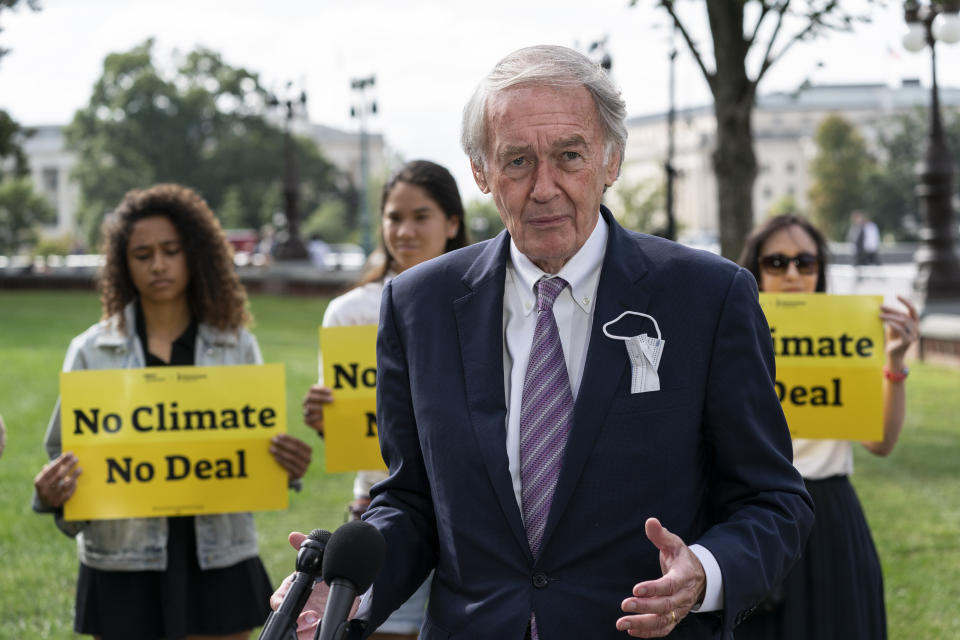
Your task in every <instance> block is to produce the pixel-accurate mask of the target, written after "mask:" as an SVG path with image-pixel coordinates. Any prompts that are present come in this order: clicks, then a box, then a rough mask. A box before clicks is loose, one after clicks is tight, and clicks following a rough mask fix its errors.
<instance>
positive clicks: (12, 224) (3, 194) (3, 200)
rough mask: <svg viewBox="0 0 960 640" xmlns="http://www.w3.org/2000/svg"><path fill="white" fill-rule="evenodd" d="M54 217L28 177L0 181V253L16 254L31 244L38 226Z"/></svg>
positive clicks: (47, 203)
mask: <svg viewBox="0 0 960 640" xmlns="http://www.w3.org/2000/svg"><path fill="white" fill-rule="evenodd" d="M55 219H56V214H55V212H54V210H53V207H51V206H50V203H49V202H47V199H46V198H44V197H43V196H41V195H38V194H36V193H34V191H33V183H32V182H31V181H30V179H29V178H13V179H8V180H4V181H3V182H0V254H12V253H17V252H18V251H20V250H21V248H23V247H24V246H26V245H30V244H33V242H35V241H36V239H37V233H36V227H37V225H39V224H42V223H46V222H53V221H54V220H55Z"/></svg>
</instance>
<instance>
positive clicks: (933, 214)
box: [903, 0, 960, 315]
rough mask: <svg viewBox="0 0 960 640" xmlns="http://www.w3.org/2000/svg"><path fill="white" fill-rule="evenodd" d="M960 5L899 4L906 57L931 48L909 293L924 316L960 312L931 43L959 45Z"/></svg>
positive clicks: (955, 0)
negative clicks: (927, 111)
mask: <svg viewBox="0 0 960 640" xmlns="http://www.w3.org/2000/svg"><path fill="white" fill-rule="evenodd" d="M958 10H960V0H940V1H939V2H937V1H934V0H930V1H929V2H927V3H925V4H923V5H921V4H920V3H919V2H917V0H907V1H906V2H904V17H905V19H906V21H907V25H908V28H909V30H908V31H907V33H906V35H904V37H903V46H904V48H906V49H907V50H908V51H913V52H918V51H920V50H922V49H923V48H924V46H929V47H930V60H931V68H932V76H931V77H932V81H931V88H930V124H929V131H928V135H927V149H926V153H925V155H924V158H923V159H922V160H921V161H920V163H919V164H918V165H917V178H918V180H919V182H918V184H917V188H916V194H917V197H918V198H919V201H920V207H919V208H920V212H921V217H922V221H921V223H922V224H923V228H922V229H921V230H920V240H921V244H920V246H919V248H918V249H917V252H916V254H915V256H914V261H915V262H916V263H917V278H916V280H915V281H914V289H915V291H916V292H917V293H919V294H920V295H921V296H922V297H923V300H924V314H925V315H927V314H929V313H932V312H936V311H939V310H944V311H946V310H952V311H954V312H955V313H956V312H960V259H958V258H957V254H956V252H955V251H954V239H953V235H954V222H953V217H954V216H953V205H952V203H951V198H952V197H953V161H952V159H951V157H950V150H949V148H948V147H947V141H946V136H945V135H944V131H943V122H942V120H941V118H940V93H939V90H938V88H937V52H936V46H935V45H936V42H937V40H940V41H941V42H944V43H954V42H957V41H958V40H960V16H958V13H957V12H958Z"/></svg>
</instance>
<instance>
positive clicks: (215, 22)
mask: <svg viewBox="0 0 960 640" xmlns="http://www.w3.org/2000/svg"><path fill="white" fill-rule="evenodd" d="M21 4H25V3H23V2H21ZM655 4H656V3H655V2H654V0H638V2H637V5H638V6H637V7H634V8H630V7H629V0H590V1H589V2H586V1H584V0H580V1H579V2H573V1H571V0H482V1H479V2H478V1H476V0H474V1H473V2H466V1H464V0H273V1H272V2H269V3H268V2H263V1H262V0H229V1H227V0H220V1H215V0H165V1H161V0H41V10H40V11H38V12H33V11H30V10H29V9H28V8H27V7H25V6H24V7H21V8H19V9H18V10H16V11H13V12H11V11H4V12H3V13H0V28H2V29H3V31H2V33H0V46H3V47H5V48H8V49H10V50H11V51H10V53H9V54H7V55H6V56H4V57H3V58H2V59H0V108H4V109H6V110H7V111H9V112H10V113H11V115H12V116H13V117H14V118H15V119H16V120H18V121H19V122H21V123H22V124H24V125H28V126H29V125H44V124H66V123H68V122H69V121H70V120H71V119H72V118H73V114H74V112H75V111H76V110H77V109H79V108H82V107H83V106H84V105H85V104H86V102H87V101H88V100H89V96H90V91H91V88H92V86H93V83H94V82H95V81H96V79H97V78H98V77H99V75H100V73H101V70H102V65H103V59H104V57H105V56H106V55H107V54H109V53H113V52H121V51H127V50H129V49H131V48H133V47H134V46H136V45H138V44H140V43H142V42H143V41H145V40H146V39H147V38H151V37H152V38H154V39H155V41H156V45H155V55H156V59H157V61H158V63H159V64H160V65H161V66H164V65H166V66H169V65H170V64H171V61H172V58H173V53H174V52H175V51H181V52H187V51H190V50H192V49H193V48H195V47H197V46H204V47H207V48H209V49H213V50H214V51H217V52H219V53H220V54H221V55H222V56H223V58H224V60H225V61H226V62H227V63H228V64H231V65H234V66H242V67H245V68H247V69H249V70H250V71H253V72H256V73H258V74H259V76H260V80H261V82H262V83H263V84H264V86H266V87H268V88H274V89H276V90H278V91H280V90H282V89H283V87H284V86H285V85H286V83H288V82H293V83H294V86H297V87H303V88H304V89H305V90H306V93H307V96H308V109H309V113H310V118H311V120H312V121H313V122H316V123H321V124H325V125H328V126H333V127H337V128H340V129H345V130H354V131H355V130H357V127H358V121H357V120H356V119H351V117H350V107H351V104H353V103H354V102H356V100H357V98H358V95H357V92H355V91H352V90H351V89H350V81H351V79H353V78H359V77H368V76H370V75H375V76H376V85H375V87H374V88H373V90H372V91H370V92H369V93H368V96H369V97H370V98H373V99H375V100H376V102H377V106H378V113H377V115H375V116H373V117H372V118H371V119H369V120H368V128H369V129H370V130H371V131H375V132H378V133H382V134H383V135H384V136H385V139H386V142H387V144H388V145H389V146H390V147H391V149H392V150H394V151H395V152H396V153H398V154H399V155H401V156H402V157H403V158H404V159H414V158H426V159H430V160H434V161H436V162H439V163H441V164H444V165H445V166H447V167H448V168H449V169H450V170H451V171H452V172H453V174H454V176H455V177H456V178H457V182H458V184H459V186H460V190H461V193H462V195H463V196H464V199H465V200H468V201H469V200H471V199H474V198H476V197H479V195H480V194H479V191H478V190H477V188H476V186H475V185H474V184H473V180H472V178H471V177H470V171H469V164H468V162H467V160H466V158H465V157H464V155H463V152H462V151H461V150H460V146H459V129H460V115H461V110H462V108H463V105H464V103H465V102H466V101H467V99H468V98H469V97H470V94H471V93H472V92H473V89H474V88H475V86H476V84H477V82H478V81H479V80H480V78H481V77H482V76H483V75H484V74H486V73H487V72H488V71H489V70H490V69H491V68H492V67H493V65H494V64H496V62H497V61H498V60H499V59H500V58H502V57H503V56H505V55H506V54H508V53H510V52H511V51H514V50H516V49H519V48H521V47H524V46H529V45H533V44H544V43H546V44H560V45H566V46H570V47H574V48H577V49H580V50H582V51H585V50H586V48H587V47H588V46H589V44H590V43H592V42H595V41H597V40H600V39H602V38H606V43H607V50H608V52H609V53H610V55H611V56H612V59H613V76H614V80H615V81H616V82H617V84H618V85H619V86H620V88H621V90H622V92H623V96H624V99H625V100H626V103H627V112H628V114H629V115H631V116H636V115H644V114H650V113H658V112H661V113H662V112H664V111H665V110H666V109H667V106H668V104H669V98H668V89H667V88H668V68H669V64H668V52H669V51H670V47H671V44H670V43H671V29H670V28H669V24H670V23H669V21H668V17H667V15H666V14H665V13H664V12H663V10H662V9H657V8H656V7H655ZM677 4H678V5H679V6H680V7H681V10H682V11H683V13H684V15H685V17H686V18H687V19H688V20H689V23H690V28H691V31H692V32H693V34H694V36H695V37H698V38H700V39H701V42H702V43H703V46H704V47H705V48H707V49H708V50H709V49H710V48H711V47H710V42H709V38H708V34H707V30H706V24H705V17H704V15H703V14H704V13H705V10H704V8H703V7H704V3H703V2H700V1H699V0H697V1H693V0H688V1H686V2H678V3H677ZM797 4H800V5H802V4H804V3H803V2H797ZM843 5H844V6H845V7H849V8H851V9H857V8H859V7H863V6H866V0H844V2H843ZM871 15H872V16H873V22H872V23H871V24H868V25H859V26H857V28H856V31H855V33H854V34H841V33H833V34H829V35H828V36H826V37H823V38H820V39H817V40H814V41H812V42H811V43H809V44H808V43H799V44H797V45H795V46H793V47H792V48H791V49H790V50H789V52H788V53H787V55H786V56H785V57H784V58H782V59H781V60H779V61H778V62H777V64H776V65H775V66H774V67H773V68H772V69H771V70H770V71H769V72H768V73H767V75H766V76H765V78H764V80H763V82H761V85H760V91H761V93H766V92H772V91H787V90H793V89H795V88H796V87H797V86H798V85H799V84H800V83H801V82H803V81H804V80H805V79H810V80H811V81H813V82H815V83H822V84H823V83H844V84H852V83H864V82H874V83H888V84H894V83H899V82H900V81H901V79H903V78H920V80H921V82H922V83H923V84H924V85H925V86H926V85H928V84H929V79H930V56H929V52H928V51H924V52H922V53H919V54H911V53H909V52H907V51H905V50H904V49H903V47H902V45H901V44H900V38H901V36H902V34H903V32H904V31H905V30H906V27H905V24H904V22H903V17H902V3H901V2H899V1H897V0H888V1H887V2H886V6H885V7H879V8H874V9H872V14H871ZM676 43H677V45H678V48H679V55H678V57H677V63H676V68H675V72H676V78H677V88H676V104H677V106H678V107H683V106H695V105H703V104H709V102H710V93H709V90H708V88H707V85H706V83H705V81H704V80H703V76H702V74H701V72H700V70H699V69H698V68H697V67H696V66H695V64H694V62H693V58H692V56H691V55H690V53H689V52H688V51H686V50H685V48H684V46H683V43H682V42H681V41H680V39H679V38H677V39H676ZM937 55H938V69H939V76H938V78H939V80H940V83H941V84H942V85H948V84H951V80H960V78H958V76H957V75H956V71H955V70H956V69H958V68H960V44H958V45H953V46H940V47H938V49H937ZM753 62H754V63H755V62H756V60H754V61H753ZM818 62H822V63H823V65H822V66H818ZM950 72H953V76H952V77H951V73H950ZM952 84H954V85H956V84H957V82H956V81H955V82H953V83H952Z"/></svg>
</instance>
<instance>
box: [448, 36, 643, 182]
mask: <svg viewBox="0 0 960 640" xmlns="http://www.w3.org/2000/svg"><path fill="white" fill-rule="evenodd" d="M519 85H535V86H550V87H583V88H585V89H586V90H587V91H589V92H590V96H591V97H592V98H593V102H594V105H595V106H596V108H597V115H598V116H599V118H600V130H601V131H602V133H603V139H604V143H605V144H604V161H607V160H609V159H610V154H611V153H613V151H614V150H616V151H618V152H619V154H620V163H619V164H618V166H617V174H618V175H619V173H620V166H622V165H623V155H624V149H625V147H626V145H627V127H626V125H624V119H625V118H626V115H627V107H626V104H625V103H624V101H623V99H622V98H621V97H620V90H619V89H617V87H616V85H614V84H613V81H612V80H611V79H610V76H609V74H608V73H607V72H606V71H605V70H604V69H603V68H601V67H600V65H598V64H594V63H593V62H591V61H590V59H589V58H587V57H586V56H584V55H583V54H581V53H578V52H576V51H574V50H573V49H569V48H567V47H559V46H554V45H538V46H535V47H526V48H524V49H520V50H518V51H514V52H513V53H511V54H510V55H508V56H507V57H505V58H504V59H503V60H501V61H500V62H498V63H497V65H496V66H495V67H494V68H493V70H492V71H491V72H490V73H489V74H487V77H485V78H484V79H483V80H481V81H480V84H479V85H478V86H477V89H476V90H475V91H474V92H473V96H471V97H470V100H469V101H468V102H467V105H466V106H465V107H464V108H463V129H462V131H461V134H460V144H461V146H462V147H463V150H464V152H465V153H466V154H467V156H468V157H469V158H470V160H471V161H473V162H474V164H476V165H477V166H478V167H486V150H487V104H489V102H490V98H491V97H493V96H494V95H496V94H497V93H498V92H500V91H503V90H505V89H509V88H511V87H516V86H519Z"/></svg>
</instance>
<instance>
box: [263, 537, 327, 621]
mask: <svg viewBox="0 0 960 640" xmlns="http://www.w3.org/2000/svg"><path fill="white" fill-rule="evenodd" d="M331 537H332V534H331V533H330V532H329V531H324V530H323V529H314V530H313V531H311V532H310V534H309V535H308V536H307V537H306V538H305V539H304V541H303V542H301V543H300V550H299V551H298V552H297V572H296V573H295V574H293V582H292V583H291V584H290V589H289V590H287V593H286V595H284V596H283V601H282V602H281V603H280V606H279V607H277V610H276V611H272V612H271V613H270V615H269V616H268V617H267V622H266V623H265V624H264V625H263V630H262V631H260V640H290V639H292V640H296V638H297V618H298V617H299V616H300V612H301V611H303V605H305V604H306V603H307V598H309V597H310V592H311V591H313V584H314V582H315V581H316V579H317V578H319V577H320V575H321V573H320V569H321V568H322V566H323V561H324V559H323V555H324V549H325V548H326V546H327V544H328V541H329V540H330V538H331Z"/></svg>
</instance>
